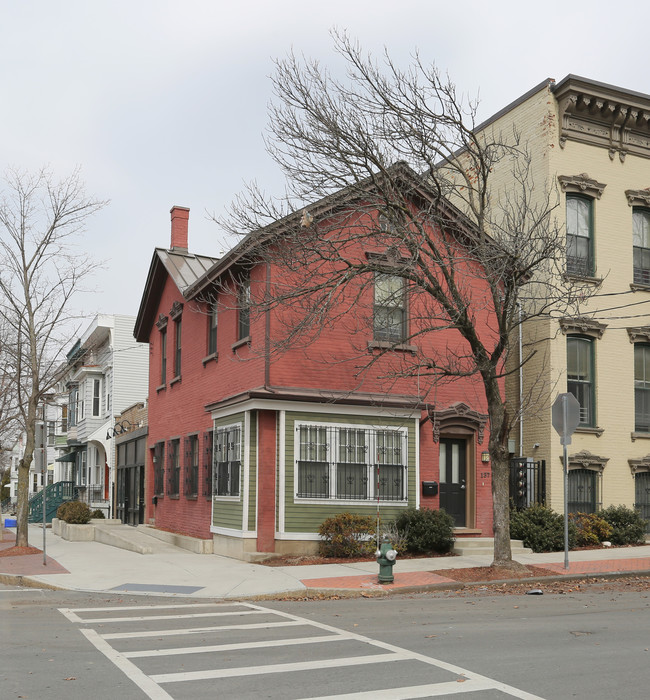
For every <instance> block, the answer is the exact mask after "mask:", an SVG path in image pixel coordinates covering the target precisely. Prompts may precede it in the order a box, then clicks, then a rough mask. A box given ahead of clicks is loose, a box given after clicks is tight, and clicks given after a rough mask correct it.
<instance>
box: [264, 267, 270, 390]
mask: <svg viewBox="0 0 650 700" xmlns="http://www.w3.org/2000/svg"><path fill="white" fill-rule="evenodd" d="M270 298H271V264H270V263H269V262H268V261H267V263H266V309H265V312H264V313H265V318H264V388H265V389H266V390H267V391H269V385H270V384H271V309H270V307H269V300H270Z"/></svg>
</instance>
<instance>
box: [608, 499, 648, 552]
mask: <svg viewBox="0 0 650 700" xmlns="http://www.w3.org/2000/svg"><path fill="white" fill-rule="evenodd" d="M598 515H600V517H601V518H603V520H605V521H607V522H608V523H609V524H610V525H611V527H612V533H611V535H610V536H609V541H610V542H611V543H612V544H616V545H624V544H638V543H639V542H644V541H645V529H646V525H647V521H646V520H644V519H643V518H642V517H641V515H640V514H639V512H638V511H637V510H634V509H633V508H628V507H627V506H609V508H605V510H601V511H600V513H598Z"/></svg>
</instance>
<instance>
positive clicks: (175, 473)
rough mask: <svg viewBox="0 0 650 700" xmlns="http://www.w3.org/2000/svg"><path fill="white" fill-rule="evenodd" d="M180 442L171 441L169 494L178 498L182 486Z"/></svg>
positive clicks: (168, 475)
mask: <svg viewBox="0 0 650 700" xmlns="http://www.w3.org/2000/svg"><path fill="white" fill-rule="evenodd" d="M180 442H181V441H180V440H170V441H169V454H168V456H167V460H168V467H169V469H168V474H167V493H168V494H169V495H170V496H178V491H179V486H180V466H181V465H180V447H181V446H180Z"/></svg>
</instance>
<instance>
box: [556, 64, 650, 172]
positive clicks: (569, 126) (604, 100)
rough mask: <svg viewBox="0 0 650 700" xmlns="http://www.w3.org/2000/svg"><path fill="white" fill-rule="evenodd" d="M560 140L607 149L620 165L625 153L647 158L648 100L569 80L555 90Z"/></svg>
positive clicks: (649, 141)
mask: <svg viewBox="0 0 650 700" xmlns="http://www.w3.org/2000/svg"><path fill="white" fill-rule="evenodd" d="M554 94H555V97H556V99H557V103H558V111H559V127H560V133H559V139H560V146H561V147H562V148H564V146H565V145H566V142H567V141H578V142H580V143H586V144H589V145H591V146H598V147H600V148H606V149H607V150H608V152H609V157H610V158H611V159H612V160H614V158H615V157H616V154H617V153H618V156H619V159H620V160H621V162H623V161H624V160H625V156H626V155H627V153H632V154H634V155H637V156H641V157H642V158H650V96H648V95H642V94H640V93H634V92H631V91H629V90H623V89H621V88H617V87H614V86H612V85H605V84H603V83H597V82H595V81H591V80H587V79H584V78H579V77H577V76H569V77H568V78H567V79H566V80H563V81H561V82H560V83H559V84H558V85H557V87H556V88H555V90H554Z"/></svg>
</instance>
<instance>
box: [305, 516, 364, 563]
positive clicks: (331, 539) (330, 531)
mask: <svg viewBox="0 0 650 700" xmlns="http://www.w3.org/2000/svg"><path fill="white" fill-rule="evenodd" d="M318 534H319V535H320V536H321V538H322V541H321V542H320V544H319V551H320V554H321V555H322V556H324V557H362V556H370V555H373V554H374V552H375V550H376V548H377V545H376V542H375V521H374V520H373V519H372V518H371V517H370V516H365V515H355V514H354V513H340V514H339V515H335V516H334V517H332V518H327V520H324V521H323V522H322V523H321V526H320V527H319V528H318Z"/></svg>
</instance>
